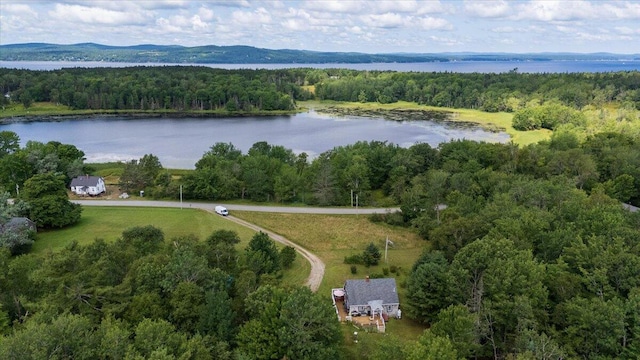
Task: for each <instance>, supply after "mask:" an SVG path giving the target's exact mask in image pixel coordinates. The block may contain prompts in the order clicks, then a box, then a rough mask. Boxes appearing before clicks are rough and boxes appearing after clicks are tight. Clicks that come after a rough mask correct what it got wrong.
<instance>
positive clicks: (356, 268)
mask: <svg viewBox="0 0 640 360" xmlns="http://www.w3.org/2000/svg"><path fill="white" fill-rule="evenodd" d="M351 273H352V274H354V275H355V274H357V273H358V267H357V266H355V265H351Z"/></svg>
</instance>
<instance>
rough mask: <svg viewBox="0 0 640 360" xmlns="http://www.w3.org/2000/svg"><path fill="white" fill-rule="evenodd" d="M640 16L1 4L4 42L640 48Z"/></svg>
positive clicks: (291, 4)
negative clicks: (444, 34)
mask: <svg viewBox="0 0 640 360" xmlns="http://www.w3.org/2000/svg"><path fill="white" fill-rule="evenodd" d="M639 20H640V1H623V0H610V1H602V0H568V1H559V0H468V1H459V0H456V1H449V0H446V1H438V0H397V1H392V0H377V1H374V0H370V1H365V0H193V1H190V0H140V1H133V0H130V1H129V0H49V1H45V0H0V44H5V43H21V42H53V43H78V42H97V43H105V44H112V45H134V44H140V43H155V44H178V45H188V46H193V45H208V44H215V45H250V46H258V47H267V48H286V47H288V46H295V47H296V48H301V49H309V50H318V51H363V52H396V51H416V52H422V51H435V52H437V51H513V52H519V51H527V52H531V51H536V49H538V51H564V50H566V51H582V52H592V51H609V52H624V53H633V52H635V53H640V30H639V28H640V26H639V25H638V23H639ZM444 32H446V34H447V35H446V36H443V35H442V34H443V33H444ZM507 34H508V36H507Z"/></svg>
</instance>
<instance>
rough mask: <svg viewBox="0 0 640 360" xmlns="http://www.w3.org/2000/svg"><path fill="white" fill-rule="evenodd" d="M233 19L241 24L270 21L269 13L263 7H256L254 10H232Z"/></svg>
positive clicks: (256, 23) (266, 22)
mask: <svg viewBox="0 0 640 360" xmlns="http://www.w3.org/2000/svg"><path fill="white" fill-rule="evenodd" d="M233 21H235V22H237V23H238V24H241V25H260V24H268V23H270V22H271V15H270V14H269V12H267V10H265V8H258V9H256V10H255V11H239V10H238V11H234V12H233Z"/></svg>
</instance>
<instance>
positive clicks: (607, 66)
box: [0, 60, 640, 73]
mask: <svg viewBox="0 0 640 360" xmlns="http://www.w3.org/2000/svg"><path fill="white" fill-rule="evenodd" d="M132 66H206V67H211V68H219V69H230V70H233V69H286V68H305V67H308V68H316V69H329V68H344V69H353V70H370V71H373V70H379V71H385V70H390V71H401V72H407V71H413V72H459V73H473V72H478V73H503V72H508V71H512V70H514V69H517V71H518V72H523V73H576V72H591V73H595V72H614V71H640V60H549V61H448V62H425V63H368V64H168V63H123V62H101V61H78V62H73V61H0V67H2V68H10V69H26V70H56V69H63V68H74V67H84V68H94V67H114V68H116V67H132Z"/></svg>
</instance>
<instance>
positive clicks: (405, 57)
mask: <svg viewBox="0 0 640 360" xmlns="http://www.w3.org/2000/svg"><path fill="white" fill-rule="evenodd" d="M550 60H640V54H611V53H591V54H578V53H531V54H511V53H434V54H418V53H390V54H365V53H357V52H319V51H307V50H290V49H281V50H271V49H261V48H256V47H252V46H240V45H238V46H215V45H207V46H194V47H185V46H178V45H135V46H108V45H100V44H94V43H83V44H73V45H58V44H45V43H27V44H10V45H0V61H107V62H130V63H177V64H328V63H343V64H357V63H418V62H434V61H440V62H443V61H550Z"/></svg>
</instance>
